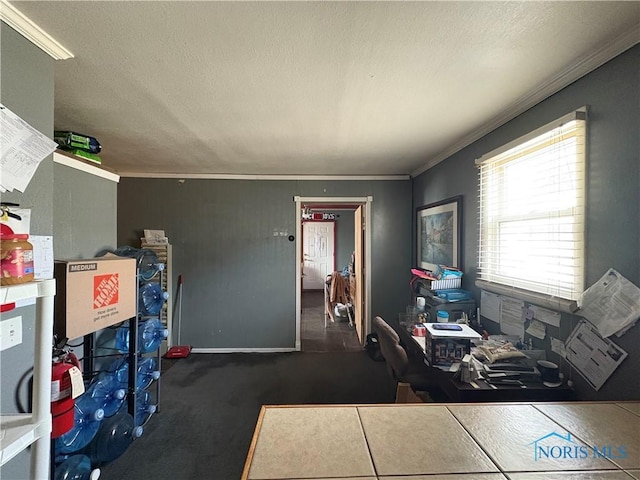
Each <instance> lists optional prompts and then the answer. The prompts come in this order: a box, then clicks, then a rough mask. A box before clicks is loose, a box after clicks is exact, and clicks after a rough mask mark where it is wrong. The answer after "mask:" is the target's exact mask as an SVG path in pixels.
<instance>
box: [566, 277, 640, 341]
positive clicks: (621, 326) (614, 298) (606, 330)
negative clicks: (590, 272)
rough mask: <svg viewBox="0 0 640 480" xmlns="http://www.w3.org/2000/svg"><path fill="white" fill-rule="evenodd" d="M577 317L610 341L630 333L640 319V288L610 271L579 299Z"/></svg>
mask: <svg viewBox="0 0 640 480" xmlns="http://www.w3.org/2000/svg"><path fill="white" fill-rule="evenodd" d="M578 308H579V310H578V312H577V314H578V315H580V316H582V317H584V318H586V319H587V320H589V321H590V322H591V323H592V324H593V325H594V326H595V327H596V328H597V329H598V332H600V335H602V336H603V337H605V338H607V337H610V336H611V335H613V334H614V333H619V335H618V336H620V335H622V333H624V332H626V331H627V330H628V329H629V327H631V326H632V325H633V324H634V323H635V322H636V321H637V320H638V318H640V288H638V287H636V286H635V285H634V284H633V283H631V282H630V281H629V280H627V279H626V278H625V277H623V276H622V275H621V274H620V273H618V272H617V271H616V270H614V269H613V268H610V269H609V270H608V271H607V273H605V274H604V275H603V276H602V277H601V278H600V280H598V281H597V282H596V283H594V284H593V285H591V286H590V287H589V288H587V289H586V290H585V291H584V293H583V294H582V295H581V296H580V299H579V300H578Z"/></svg>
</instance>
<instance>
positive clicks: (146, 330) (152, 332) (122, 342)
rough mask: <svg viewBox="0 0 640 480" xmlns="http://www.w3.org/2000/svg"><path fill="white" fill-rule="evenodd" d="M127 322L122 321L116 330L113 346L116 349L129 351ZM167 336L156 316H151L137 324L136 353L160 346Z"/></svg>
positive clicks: (167, 331)
mask: <svg viewBox="0 0 640 480" xmlns="http://www.w3.org/2000/svg"><path fill="white" fill-rule="evenodd" d="M129 330H130V329H129V324H128V323H124V324H122V325H121V326H119V327H118V329H117V330H116V340H115V347H116V349H117V350H118V351H120V352H122V353H126V352H128V351H129ZM168 336H169V330H167V329H166V328H164V325H162V322H161V321H160V319H159V318H158V317H152V318H149V319H147V320H145V321H144V322H143V323H140V324H138V353H149V352H153V351H155V350H157V349H158V348H160V344H161V343H162V341H163V340H164V339H165V338H167V337H168Z"/></svg>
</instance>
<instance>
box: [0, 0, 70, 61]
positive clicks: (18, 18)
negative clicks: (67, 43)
mask: <svg viewBox="0 0 640 480" xmlns="http://www.w3.org/2000/svg"><path fill="white" fill-rule="evenodd" d="M0 20H2V21H3V22H4V23H6V24H7V25H9V26H10V27H11V28H13V29H14V30H15V31H17V32H18V33H19V34H20V35H22V36H23V37H24V38H26V39H27V40H29V41H30V42H31V43H33V44H34V45H36V46H37V47H39V48H40V49H42V50H43V51H44V52H45V53H47V54H48V55H50V56H51V57H53V58H54V59H56V60H66V59H68V58H73V57H74V55H73V53H71V52H70V51H69V50H67V49H66V48H64V47H63V46H62V45H60V44H59V43H58V41H57V40H56V39H54V38H53V37H52V36H51V35H49V34H48V33H47V32H45V31H44V30H42V29H41V28H40V27H39V26H38V25H36V24H35V23H33V22H32V21H31V20H29V18H27V17H26V16H25V15H24V14H23V13H22V12H20V11H19V10H18V9H16V7H14V6H13V5H11V4H10V3H9V2H7V0H0Z"/></svg>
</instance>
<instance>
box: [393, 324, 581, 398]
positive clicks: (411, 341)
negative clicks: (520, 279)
mask: <svg viewBox="0 0 640 480" xmlns="http://www.w3.org/2000/svg"><path fill="white" fill-rule="evenodd" d="M394 329H395V330H396V331H397V332H398V335H399V336H400V339H401V340H402V343H403V345H405V348H407V350H408V351H411V352H413V354H414V355H416V354H417V355H420V354H421V355H423V356H424V348H425V347H424V337H419V338H415V337H413V336H412V335H411V334H409V332H407V330H406V329H405V328H404V327H402V326H400V324H398V323H396V325H394ZM425 363H426V362H425ZM426 364H427V363H426ZM427 365H428V364H427ZM427 374H428V375H430V376H431V377H432V378H433V380H434V381H435V382H436V383H437V384H438V386H439V387H440V388H441V389H442V391H443V392H444V393H445V395H447V397H448V398H449V401H451V402H542V401H551V402H558V401H569V400H573V399H574V398H575V394H574V391H573V389H572V388H569V387H567V386H566V385H562V386H560V387H555V388H550V387H545V386H544V385H542V383H538V382H536V383H527V384H526V388H522V387H520V386H510V385H495V386H494V387H495V388H494V387H492V386H490V385H489V384H488V383H486V382H485V381H477V382H475V383H476V385H477V386H478V388H475V387H473V386H471V385H469V384H468V383H463V382H460V381H457V380H454V379H453V373H451V372H448V371H445V370H442V369H440V368H436V367H429V368H428V373H427Z"/></svg>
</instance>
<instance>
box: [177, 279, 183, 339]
mask: <svg viewBox="0 0 640 480" xmlns="http://www.w3.org/2000/svg"><path fill="white" fill-rule="evenodd" d="M182 283H183V279H182V274H180V275H178V345H180V330H181V329H182Z"/></svg>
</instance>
